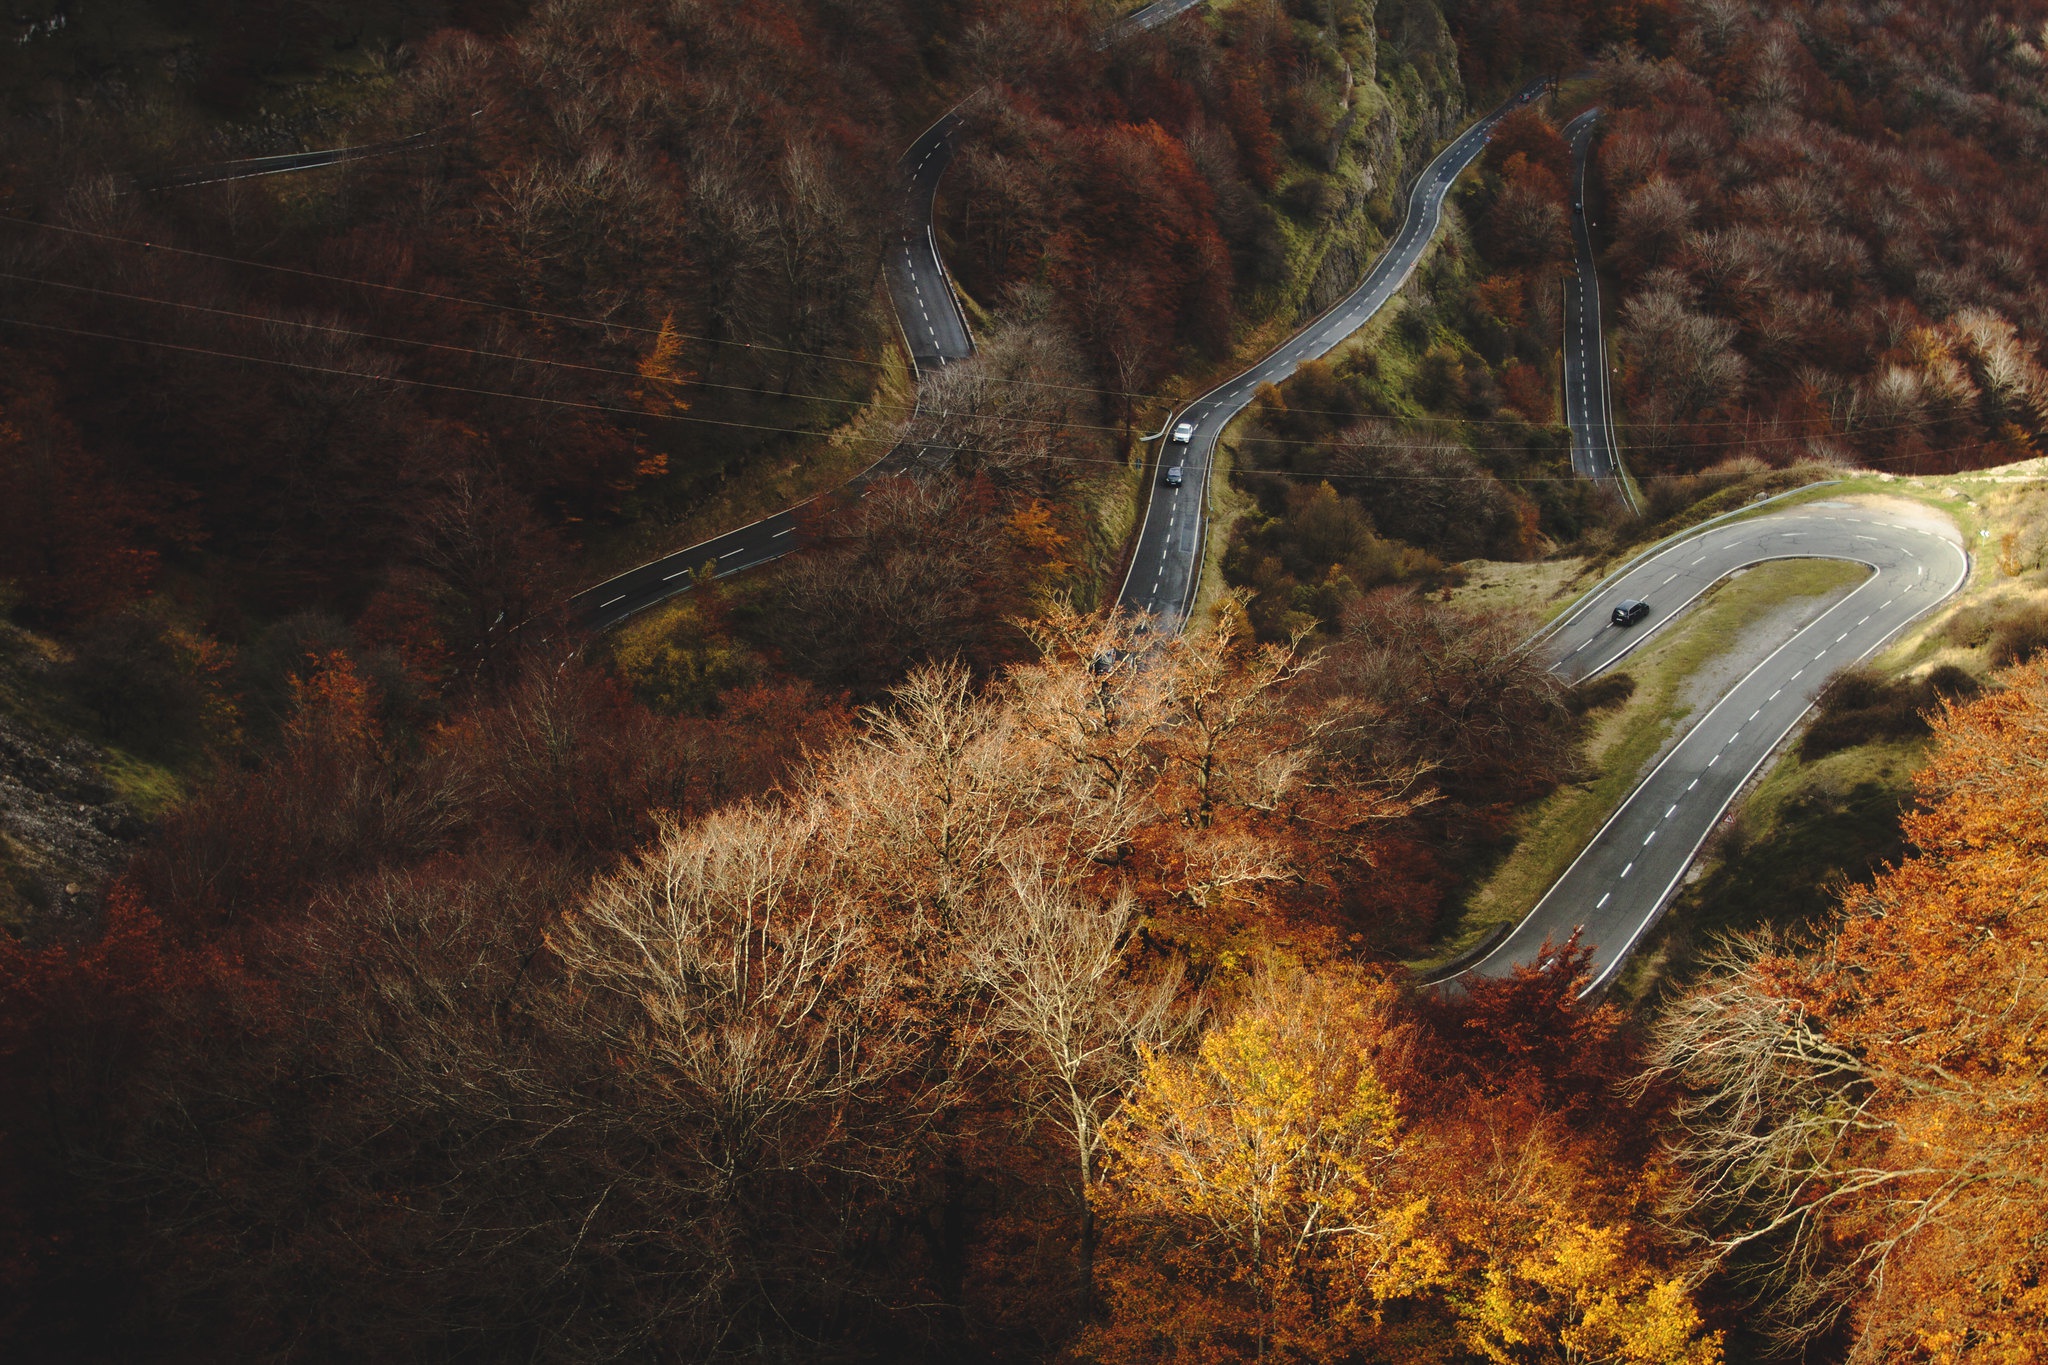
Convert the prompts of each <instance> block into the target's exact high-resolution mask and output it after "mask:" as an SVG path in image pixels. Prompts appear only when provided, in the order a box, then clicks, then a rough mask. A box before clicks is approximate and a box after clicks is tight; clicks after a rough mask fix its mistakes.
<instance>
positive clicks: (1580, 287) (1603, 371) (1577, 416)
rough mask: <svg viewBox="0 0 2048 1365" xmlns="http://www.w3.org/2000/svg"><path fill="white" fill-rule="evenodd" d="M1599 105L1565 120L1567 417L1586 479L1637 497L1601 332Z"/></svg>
mask: <svg viewBox="0 0 2048 1365" xmlns="http://www.w3.org/2000/svg"><path fill="white" fill-rule="evenodd" d="M1599 121H1600V111H1599V110H1598V109H1588V110H1587V111H1586V112H1585V113H1583V114H1580V115H1579V116H1578V117H1577V118H1575V119H1573V120H1572V121H1571V122H1570V123H1568V124H1566V125H1565V130H1564V131H1565V136H1566V137H1567V138H1569V139H1570V140H1571V147H1572V248H1573V256H1574V265H1575V267H1576V269H1575V271H1574V275H1573V279H1572V281H1571V283H1570V284H1568V285H1566V286H1565V293H1564V419H1565V422H1566V424H1567V425H1568V426H1570V427H1571V431H1572V469H1573V470H1574V471H1576V472H1577V473H1578V474H1579V475H1580V476H1581V477H1582V478H1588V479H1602V480H1609V481H1611V482H1613V484H1614V485H1615V488H1616V490H1617V491H1618V492H1619V493H1620V494H1621V496H1622V497H1623V499H1625V500H1629V501H1631V502H1632V501H1633V499H1632V498H1630V494H1629V491H1628V483H1627V481H1626V480H1624V479H1623V478H1622V476H1621V457H1620V455H1619V454H1618V453H1617V452H1616V450H1615V448H1614V413H1613V404H1612V403H1611V402H1610V401H1609V398H1608V392H1607V377H1608V369H1607V346H1606V343H1605V342H1604V341H1603V340H1602V338H1601V334H1600V327H1601V319H1600V273H1599V269H1598V267H1597V265H1596V264H1595V262H1594V259H1593V234H1592V225H1591V224H1590V223H1589V222H1588V220H1587V218H1586V163H1587V161H1588V160H1589V159H1590V158H1591V156H1592V151H1593V130H1594V127H1595V126H1596V125H1597V124H1598V123H1599Z"/></svg>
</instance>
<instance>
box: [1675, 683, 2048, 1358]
mask: <svg viewBox="0 0 2048 1365" xmlns="http://www.w3.org/2000/svg"><path fill="white" fill-rule="evenodd" d="M2002 681H2003V683H2004V686H2003V688H2002V689H2001V690H1999V691H1996V692H1994V693H1992V694H1990V695H1987V696H1985V697H1983V698H1981V699H1979V700H1976V701H1972V702H1970V703H1968V704H1965V705H1956V704H1944V706H1943V708H1942V710H1941V712H1940V714H1938V715H1936V716H1935V717H1934V718H1933V725H1934V730H1935V749H1934V756H1933V758H1932V760H1931V761H1930V762H1929V763H1928V764H1927V766H1926V767H1925V768H1924V769H1923V770H1922V771H1921V773H1920V774H1919V776H1918V778H1917V779H1916V785H1917V788H1918V791H1919V795H1920V801H1921V805H1920V808H1919V809H1917V810H1915V811H1914V812H1912V813H1910V814H1908V815H1907V816H1905V817H1904V820H1903V825H1904V829H1905V833H1906V837H1907V838H1908V840H1909V841H1910V842H1911V843H1912V845H1913V846H1914V849H1915V850H1916V851H1915V852H1914V853H1913V855H1912V856H1911V857H1909V858H1907V859H1906V861H1905V862H1904V863H1902V864H1901V865H1899V866H1898V867H1896V868H1893V869H1890V870H1888V871H1886V872H1885V873H1883V874H1882V875H1880V876H1879V877H1877V878H1876V879H1875V880H1874V881H1872V882H1870V883H1869V884H1867V885H1863V886H1857V887H1853V888H1851V889H1850V890H1849V891H1848V892H1847V893H1846V894H1845V895H1844V897H1843V902H1842V912H1843V918H1842V921H1841V924H1840V926H1839V927H1838V928H1837V929H1836V930H1835V931H1834V932H1833V933H1832V934H1830V935H1829V936H1828V937H1827V938H1826V940H1825V941H1823V942H1822V943H1820V944H1818V945H1817V946H1816V947H1815V948H1814V949H1813V950H1812V951H1810V952H1807V953H1795V952H1794V951H1792V950H1790V949H1789V948H1787V947H1785V946H1784V945H1780V944H1774V943H1766V942H1751V943H1745V944H1738V945H1736V946H1735V947H1733V948H1732V949H1731V950H1730V951H1729V952H1728V953H1727V954H1726V955H1725V957H1724V958H1723V960H1722V962H1721V963H1720V965H1719V970H1718V971H1717V972H1716V973H1715V974H1714V975H1713V977H1712V978H1711V979H1710V980H1709V981H1708V982H1707V983H1706V984H1704V985H1702V986H1701V987H1700V988H1699V989H1697V990H1695V991H1694V992H1692V993H1691V994H1689V995H1688V996H1686V997H1685V998H1684V999H1683V1000H1681V1001H1679V1002H1677V1003H1676V1004H1675V1005H1674V1006H1672V1007H1671V1009H1670V1010H1669V1011H1668V1013H1667V1014H1666V1015H1665V1017H1664V1020H1663V1023H1662V1025H1661V1028H1660V1030H1659V1034H1658V1041H1657V1048H1656V1052H1655V1056H1654V1060H1655V1064H1656V1066H1655V1070H1654V1072H1653V1073H1652V1074H1653V1075H1654V1076H1657V1077H1661V1078H1666V1079H1670V1080H1674V1081H1676V1082H1678V1083H1679V1084H1680V1085H1682V1086H1683V1087H1684V1095H1685V1098H1684V1100H1683V1102H1682V1104H1681V1105H1680V1107H1679V1109H1678V1111H1677V1119H1678V1128H1677V1133H1676V1135H1675V1137H1674V1138H1673V1156H1674V1157H1675V1159H1676V1161H1677V1163H1678V1165H1679V1168H1680V1169H1681V1170H1682V1171H1683V1172H1684V1173H1685V1180H1684V1183H1683V1184H1682V1185H1680V1186H1679V1187H1678V1188H1677V1189H1676V1190H1675V1191H1674V1192H1673V1193H1672V1196H1671V1199H1670V1211H1671V1212H1672V1214H1673V1215H1674V1216H1676V1217H1679V1218H1681V1219H1682V1220H1683V1221H1684V1223H1685V1225H1686V1226H1687V1227H1689V1228H1690V1229H1691V1232H1692V1235H1693V1236H1694V1237H1695V1238H1696V1239H1697V1240H1698V1242H1699V1244H1700V1245H1701V1246H1702V1247H1703V1248H1704V1249H1706V1250H1708V1251H1710V1252H1711V1253H1713V1254H1715V1255H1716V1256H1718V1257H1721V1258H1723V1259H1724V1260H1725V1261H1726V1263H1727V1264H1728V1265H1729V1267H1730V1268H1731V1269H1732V1270H1733V1271H1734V1272H1735V1273H1737V1274H1738V1275H1739V1276H1742V1277H1744V1278H1746V1279H1748V1280H1749V1281H1750V1282H1751V1284H1752V1286H1753V1287H1754V1288H1755V1290H1756V1292H1757V1295H1758V1311H1759V1312H1760V1313H1761V1314H1762V1316H1763V1319H1764V1321H1765V1322H1766V1323H1767V1324H1768V1325H1769V1326H1770V1327H1772V1328H1773V1329H1774V1330H1775V1332H1776V1334H1777V1335H1778V1336H1779V1337H1780V1338H1782V1339H1785V1340H1789V1341H1796V1340H1801V1339H1804V1338H1807V1337H1810V1336H1812V1335H1813V1334H1815V1333H1817V1332H1820V1331H1822V1330H1824V1329H1826V1328H1828V1327H1829V1326H1830V1325H1832V1324H1834V1323H1836V1322H1838V1321H1840V1320H1843V1319H1845V1318H1846V1321H1847V1324H1848V1328H1849V1331H1848V1338H1849V1340H1850V1343H1851V1344H1850V1348H1849V1359H1850V1360H1851V1361H1855V1362H1863V1361H1879V1360H1884V1361H1900V1360H1916V1361H1943V1362H1978V1361H1984V1362H1991V1361H1997V1362H2006V1361H2019V1360H2029V1359H2036V1358H2038V1357H2039V1354H2040V1351H2041V1348H2042V1343H2043V1342H2044V1340H2048V1290H2044V1289H2043V1287H2042V1286H2043V1284H2044V1281H2048V1254H2044V1250H2043V1248H2044V1247H2048V1215H2044V1210H2048V1201H2044V1199H2043V1197H2042V1191H2043V1187H2044V1185H2048V1082H2044V1079H2043V1077H2044V1065H2043V1063H2044V1058H2048V1035H2044V1032H2043V1021H2044V1019H2048V985H2044V981H2043V977H2042V974H2041V970H2040V964H2041V944H2042V942H2043V940H2044V938H2048V912H2044V908H2043V907H2044V906H2048V808H2044V806H2043V804H2042V799H2041V772H2042V770H2043V767H2044V765H2048V663H2040V662H2036V663H2030V664H2026V665H2023V666H2021V667H2018V668H2016V669H2014V670H2012V671H2011V672H2009V673H2007V674H2006V675H2004V677H2003V679H2002Z"/></svg>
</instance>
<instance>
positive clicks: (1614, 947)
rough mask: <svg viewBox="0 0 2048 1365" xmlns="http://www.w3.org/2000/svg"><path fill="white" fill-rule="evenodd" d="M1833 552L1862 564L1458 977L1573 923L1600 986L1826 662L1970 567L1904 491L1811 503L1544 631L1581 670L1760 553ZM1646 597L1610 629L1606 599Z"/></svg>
mask: <svg viewBox="0 0 2048 1365" xmlns="http://www.w3.org/2000/svg"><path fill="white" fill-rule="evenodd" d="M1785 558H1827V559H1846V560H1852V561H1856V562H1860V563H1863V564H1865V565H1868V566H1869V568H1870V570H1871V574H1870V577H1869V578H1868V579H1866V580H1865V581H1864V582H1863V583H1862V584H1861V585H1859V586H1858V587H1857V588H1856V589H1855V590H1854V591H1853V592H1851V593H1850V594H1849V595H1848V596H1847V597H1846V598H1844V599H1842V600H1841V601H1840V602H1838V603H1836V604H1835V605H1834V606H1832V607H1830V608H1829V609H1828V610H1827V611H1825V612H1823V613H1822V614H1821V615H1820V616H1819V617H1817V618H1816V619H1815V620H1814V621H1812V622H1811V623H1810V624H1808V625H1807V626H1806V627H1805V628H1804V629H1803V630H1801V631H1800V632H1799V633H1798V634H1797V635H1795V636H1793V638H1792V639H1791V640H1790V641H1788V642H1787V643H1786V644H1784V645H1783V646H1781V647H1780V648H1779V649H1778V650H1777V651H1776V652H1775V653H1773V654H1771V655H1770V656H1769V657H1768V658H1766V659H1765V660H1764V661H1763V662H1762V663H1760V664H1758V665H1757V666H1756V667H1755V668H1754V669H1752V670H1751V671H1750V672H1749V673H1748V674H1747V675H1746V676H1745V677H1743V678H1742V679H1741V680H1739V681H1738V682H1737V683H1736V684H1735V685H1734V686H1733V687H1732V688H1730V689H1729V691H1728V692H1727V693H1726V694H1725V695H1723V696H1722V698H1721V699H1720V700H1719V701H1718V702H1716V703H1715V704H1714V705H1713V707H1712V708H1711V709H1709V710H1708V711H1707V712H1706V713H1705V714H1704V715H1702V716H1701V717H1700V718H1699V720H1698V721H1697V723H1695V724H1694V725H1693V726H1692V728H1691V729H1690V730H1689V731H1688V732H1687V733H1686V734H1685V735H1684V737H1683V738H1681V739H1680V740H1679V741H1678V743H1677V745H1676V746H1674V747H1673V748H1672V749H1671V750H1670V752H1669V753H1667V754H1666V755H1665V757H1664V759H1663V760H1662V761H1661V762H1660V763H1659V764H1658V765H1657V767H1656V768H1655V769H1654V770H1653V771H1652V772H1651V773H1650V775H1649V776H1648V777H1647V778H1645V779H1644V780H1643V782H1642V783H1641V785H1639V786H1638V787H1637V788H1636V790H1635V791H1634V792H1633V793H1631V794H1630V796H1629V798H1628V799H1627V800H1626V801H1625V802H1623V803H1622V806H1621V808H1620V809H1619V810H1617V811H1616V812H1615V813H1614V815H1613V817H1612V818H1611V819H1609V820H1608V822H1607V824H1606V825H1605V826H1604V827H1603V828H1602V829H1601V830H1600V832H1599V834H1597V835H1596V836H1595V837H1594V839H1593V841H1592V843H1590V844H1589V845H1587V846H1586V848H1585V850H1584V851H1583V852H1581V853H1580V854H1579V856H1578V858H1577V860H1576V861H1574V862H1573V863H1572V865H1571V866H1570V867H1569V868H1568V869H1566V871H1565V873H1564V875H1563V876H1562V877H1560V878H1559V879H1558V880H1557V883H1556V884H1555V885H1553V886H1552V887H1551V888H1550V890H1549V891H1548V892H1547V893H1545V895H1544V897H1543V899H1542V900H1541V901H1539V902H1538V903H1537V905H1536V908H1535V909H1534V910H1532V911H1531V912H1530V913H1529V915H1528V917H1527V918H1525V919H1524V920H1523V921H1522V922H1521V923H1520V924H1518V925H1516V926H1515V929H1514V932H1512V933H1511V934H1509V935H1508V937H1507V938H1506V939H1504V940H1502V942H1501V943H1500V945H1499V946H1498V947H1496V948H1495V949H1494V950H1493V951H1492V952H1491V953H1489V954H1487V955H1486V956H1485V957H1484V958H1482V959H1480V960H1479V961H1478V962H1477V963H1475V964H1474V965H1473V966H1472V967H1470V968H1469V969H1467V972H1466V973H1464V974H1465V975H1473V974H1477V975H1484V976H1501V975H1505V974H1507V973H1508V972H1509V971H1511V970H1512V969H1513V968H1514V967H1516V966H1517V965H1520V964H1523V963H1530V962H1535V961H1537V960H1538V959H1539V958H1540V957H1541V956H1542V953H1543V945H1544V944H1545V943H1546V942H1548V943H1550V944H1553V945H1555V944H1560V943H1562V942H1564V940H1565V939H1566V937H1568V936H1569V935H1570V934H1571V933H1572V931H1573V930H1574V929H1577V930H1579V931H1580V933H1581V940H1582V941H1583V942H1585V943H1587V944H1590V945H1591V946H1592V949H1593V959H1592V968H1593V972H1594V980H1593V982H1592V983H1591V985H1590V986H1589V987H1588V989H1589V990H1591V989H1595V988H1597V987H1599V986H1600V985H1602V984H1604V983H1605V982H1606V981H1607V979H1608V978H1609V977H1610V976H1611V975H1612V974H1613V972H1614V970H1615V968H1616V967H1617V966H1619V965H1620V963H1621V961H1622V959H1623V958H1624V957H1626V956H1627V954H1628V951H1629V949H1630V948H1632V947H1633V946H1634V945H1635V943H1636V940H1637V939H1639V938H1640V937H1641V936H1642V934H1643V931H1644V930H1646V929H1648V928H1649V927H1650V925H1651V924H1652V923H1654V922H1655V920H1656V917H1657V914H1658V912H1659V911H1660V910H1661V909H1662V908H1663V907H1664V903H1665V901H1666V900H1667V899H1669V897H1670V895H1671V892H1672V890H1673V889H1674V888H1675V887H1676V886H1677V885H1678V879H1679V878H1680V877H1681V876H1683V875H1684V873H1685V869H1686V867H1687V866H1688V865H1689V864H1690V863H1691V861H1692V858H1693V854H1694V853H1695V852H1696V851H1697V850H1698V849H1699V846H1700V844H1701V843H1702V842H1704V841H1705V839H1706V837H1707V835H1708V833H1709V832H1711V831H1712V829H1713V828H1714V822H1715V821H1716V820H1718V819H1720V817H1721V814H1722V812H1723V811H1725V810H1726V809H1727V808H1728V805H1729V803H1730V802H1732V801H1733V800H1734V799H1735V795H1736V793H1737V792H1738V791H1740V790H1741V788H1742V786H1743V784H1744V783H1745V782H1747V781H1748V779H1749V777H1750V775H1751V774H1752V773H1754V772H1756V771H1757V770H1758V769H1759V768H1760V767H1762V766H1763V764H1764V762H1765V760H1766V759H1768V758H1769V757H1770V755H1771V753H1772V751H1773V750H1774V749H1776V748H1777V746H1778V744H1779V742H1780V741H1782V740H1783V739H1784V738H1785V737H1786V735H1788V734H1789V733H1791V731H1792V729H1793V727H1794V726H1796V725H1797V724H1798V723H1799V720H1800V718H1801V717H1802V716H1804V715H1805V714H1806V711H1807V709H1808V708H1809V707H1810V706H1811V705H1812V704H1813V699H1814V697H1815V696H1816V695H1817V694H1818V693H1819V692H1820V689H1821V687H1822V686H1823V685H1824V684H1825V683H1826V682H1827V680H1828V678H1829V676H1830V675H1832V674H1833V673H1834V672H1835V671H1836V670H1838V669H1841V668H1844V667H1847V666H1848V665H1850V664H1853V663H1855V662H1857V661H1858V660H1860V659H1863V658H1865V657H1867V656H1869V655H1871V654H1873V653H1875V652H1876V651H1877V650H1878V649H1879V648H1880V647H1881V646H1882V645H1884V643H1885V642H1886V641H1888V640H1890V639H1891V638H1892V636H1894V635H1895V634H1897V633H1898V632H1899V630H1901V629H1902V628H1903V627H1904V626H1906V625H1907V623H1909V622H1911V621H1912V620H1913V619H1914V618H1915V617H1918V616H1920V615H1922V614H1923V613H1925V612H1927V611H1928V610H1929V609H1931V608H1932V607H1934V606H1935V605H1936V604H1937V603H1939V602H1941V601H1942V600H1943V599H1945V598H1947V597H1948V596H1949V595H1950V594H1951V593H1953V592H1955V591H1956V590H1957V589H1958V588H1960V587H1961V586H1962V585H1963V580H1964V579H1965V578H1967V577H1968V575H1969V570H1970V563H1969V558H1968V556H1967V555H1966V554H1965V553H1964V551H1963V548H1962V546H1961V544H1960V543H1959V542H1958V540H1957V539H1956V536H1955V532H1954V530H1953V528H1952V527H1948V526H1947V525H1946V524H1945V523H1941V522H1940V521H1939V520H1938V519H1936V518H1934V517H1933V516H1932V515H1931V514H1928V513H1926V512H1924V511H1920V510H1919V509H1917V508H1916V507H1914V505H1913V504H1910V503H1906V502H1904V501H1897V502H1890V501H1888V502H1886V503H1884V504H1882V505H1876V506H1872V505H1863V504H1851V503H1845V502H1818V503H1808V504H1805V505H1803V506H1799V507H1795V508H1791V509H1788V510H1786V511H1782V512H1771V513H1766V514H1764V515H1761V516H1757V517H1754V518H1751V519H1747V520H1742V521H1736V522H1731V523H1725V524H1723V525H1719V526H1714V527H1710V528H1707V529H1705V530H1702V531H1701V532H1699V533H1698V534H1696V535H1693V536H1689V537H1687V538H1686V539H1684V540H1681V541H1679V542H1677V543H1675V544H1673V545H1670V546H1667V547H1666V548H1664V549H1662V550H1660V551H1658V552H1656V553H1655V554H1653V555H1651V556H1650V557H1649V558H1647V559H1645V560H1643V561H1641V562H1640V563H1638V564H1636V565H1635V566H1634V567H1632V568H1630V569H1629V570H1628V571H1627V572H1626V573H1624V574H1623V575H1622V576H1621V577H1619V578H1618V579H1616V580H1615V581H1613V582H1610V583H1607V584H1605V585H1603V586H1602V587H1601V588H1599V589H1597V590H1596V591H1595V593H1594V594H1592V595H1591V596H1590V597H1589V598H1588V600H1586V601H1585V602H1584V603H1582V604H1581V605H1580V607H1579V608H1578V609H1577V610H1576V611H1575V612H1574V613H1573V614H1572V615H1571V616H1570V617H1568V618H1567V619H1566V620H1565V621H1564V623H1563V624H1562V625H1561V626H1560V627H1558V628H1557V629H1555V630H1553V631H1552V632H1550V633H1549V634H1548V635H1547V636H1546V637H1545V638H1544V639H1543V641H1542V642H1541V643H1540V644H1539V645H1538V648H1542V649H1546V650H1548V651H1550V653H1551V655H1552V657H1553V658H1554V659H1555V660H1556V666H1557V670H1558V671H1559V672H1560V673H1561V674H1562V675H1563V676H1565V677H1566V678H1568V679H1571V680H1574V681H1576V680H1578V679H1581V678H1587V677H1590V676H1592V675H1593V674H1595V673H1598V672H1600V671H1601V670H1603V669H1606V668H1609V667H1611V666H1612V665H1613V664H1614V663H1616V662H1617V661H1618V660H1620V659H1621V658H1623V657H1624V656H1625V655H1627V654H1628V653H1629V652H1630V651H1631V650H1633V649H1636V648H1638V647H1640V646H1641V645H1642V644H1643V642H1644V641H1645V640H1647V639H1649V638H1650V637H1651V636H1652V635H1654V634H1655V633H1656V631H1657V629H1658V628H1659V627H1660V626H1663V625H1664V624H1666V623H1668V622H1669V621H1671V620H1672V619H1673V618H1674V617H1676V616H1677V615H1678V614H1679V613H1680V612H1681V611H1683V610H1684V608H1685V607H1686V606H1687V605H1689V604H1690V603H1691V602H1693V601H1694V600H1695V599H1696V598H1698V597H1699V595H1700V594H1701V593H1703V592H1705V591H1706V589H1707V588H1708V587H1710V586H1711V585H1712V584H1714V583H1715V582H1716V581H1718V580H1719V579H1721V578H1723V577H1725V576H1726V575H1728V574H1731V573H1733V572H1735V571H1736V570H1737V569H1741V568H1743V567H1745V566H1747V565H1751V564H1757V563H1761V562H1763V561H1765V560H1771V559H1785ZM1624 598H1635V599H1637V600H1640V601H1646V602H1648V603H1650V604H1651V606H1650V615H1649V617H1648V619H1646V620H1644V621H1643V622H1642V623H1641V624H1639V625H1636V626H1632V627H1629V628H1626V629H1623V628H1620V627H1617V626H1614V625H1613V624H1611V622H1610V620H1609V617H1610V614H1611V613H1612V611H1613V608H1614V604H1615V603H1617V602H1619V601H1621V600H1622V599H1624Z"/></svg>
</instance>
